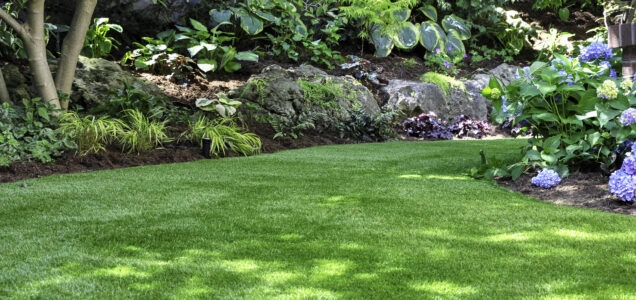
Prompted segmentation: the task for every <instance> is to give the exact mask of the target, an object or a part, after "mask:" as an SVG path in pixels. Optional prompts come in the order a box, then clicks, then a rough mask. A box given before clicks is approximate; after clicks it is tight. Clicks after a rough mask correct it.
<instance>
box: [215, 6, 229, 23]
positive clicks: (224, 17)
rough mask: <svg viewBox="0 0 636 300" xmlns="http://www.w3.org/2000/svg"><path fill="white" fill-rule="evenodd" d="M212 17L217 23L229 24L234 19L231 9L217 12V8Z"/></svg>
mask: <svg viewBox="0 0 636 300" xmlns="http://www.w3.org/2000/svg"><path fill="white" fill-rule="evenodd" d="M210 16H211V17H212V20H214V21H215V22H217V23H223V22H229V21H230V18H231V17H232V11H230V10H229V9H226V10H217V9H216V8H215V9H212V10H211V11H210Z"/></svg>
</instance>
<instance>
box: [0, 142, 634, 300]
mask: <svg viewBox="0 0 636 300" xmlns="http://www.w3.org/2000/svg"><path fill="white" fill-rule="evenodd" d="M524 143H526V141H524V140H488V141H443V142H390V143H378V144H356V145H335V146H322V147H315V148H309V149H301V150H293V151H283V152H278V153H275V154H264V155H258V156H253V157H240V158H223V159H213V160H201V161H196V162H191V163H180V164H171V165H160V166H146V167H137V168H130V169H120V170H110V171H99V172H90V173H81V174H69V175H62V176H51V177H45V178H40V179H33V180H27V181H24V182H17V183H8V184H1V185H0V298H10V299H14V298H15V299H26V298H45V299H131V298H136V299H140V298H141V299H165V298H174V299H199V298H200V299H209V298H213V299H431V298H440V299H520V298H525V299H566V298H567V299H636V218H634V217H632V216H625V215H617V214H610V213H605V212H600V211H592V210H586V209H582V208H573V207H561V206H556V205H553V204H549V203H545V202H542V201H539V200H536V199H532V198H529V197H526V196H524V195H521V194H517V193H512V192H510V191H508V190H505V189H503V188H500V187H498V186H497V185H496V184H495V183H493V182H488V181H478V180H474V179H472V178H470V177H468V176H467V175H466V173H467V170H468V169H469V168H471V167H475V166H479V163H480V156H479V150H481V149H483V150H484V152H485V153H486V156H487V157H492V156H497V158H498V159H499V160H514V159H515V158H516V157H518V155H519V153H520V152H519V149H520V147H521V146H522V145H524ZM22 183H26V185H27V187H22Z"/></svg>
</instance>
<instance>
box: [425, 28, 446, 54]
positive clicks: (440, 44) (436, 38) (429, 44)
mask: <svg viewBox="0 0 636 300" xmlns="http://www.w3.org/2000/svg"><path fill="white" fill-rule="evenodd" d="M420 43H421V44H422V46H424V48H426V50H428V51H429V52H433V51H435V49H436V48H440V49H443V48H444V44H445V43H446V33H445V32H444V30H443V29H442V27H440V26H439V25H438V24H437V23H435V22H432V21H426V22H422V24H420Z"/></svg>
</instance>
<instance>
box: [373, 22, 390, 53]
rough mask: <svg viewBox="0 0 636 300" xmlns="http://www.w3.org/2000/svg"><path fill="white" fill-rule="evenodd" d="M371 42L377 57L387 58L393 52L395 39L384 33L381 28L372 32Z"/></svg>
mask: <svg viewBox="0 0 636 300" xmlns="http://www.w3.org/2000/svg"><path fill="white" fill-rule="evenodd" d="M371 41H372V42H373V45H374V46H375V56H377V57H387V56H388V55H389V53H391V50H393V46H394V44H393V39H392V38H391V37H390V36H389V35H386V34H384V33H382V30H381V28H380V27H379V26H377V27H376V28H375V30H373V31H372V32H371Z"/></svg>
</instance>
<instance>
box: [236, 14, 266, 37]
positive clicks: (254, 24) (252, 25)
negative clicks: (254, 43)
mask: <svg viewBox="0 0 636 300" xmlns="http://www.w3.org/2000/svg"><path fill="white" fill-rule="evenodd" d="M234 13H235V14H236V15H237V16H238V17H239V19H240V20H241V28H243V30H244V31H245V32H246V33H247V34H249V35H257V34H259V33H260V32H261V31H263V22H262V21H261V20H260V19H259V18H258V17H257V16H255V15H253V14H251V13H249V12H247V11H246V10H244V9H237V10H234Z"/></svg>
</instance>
